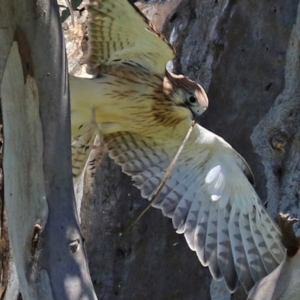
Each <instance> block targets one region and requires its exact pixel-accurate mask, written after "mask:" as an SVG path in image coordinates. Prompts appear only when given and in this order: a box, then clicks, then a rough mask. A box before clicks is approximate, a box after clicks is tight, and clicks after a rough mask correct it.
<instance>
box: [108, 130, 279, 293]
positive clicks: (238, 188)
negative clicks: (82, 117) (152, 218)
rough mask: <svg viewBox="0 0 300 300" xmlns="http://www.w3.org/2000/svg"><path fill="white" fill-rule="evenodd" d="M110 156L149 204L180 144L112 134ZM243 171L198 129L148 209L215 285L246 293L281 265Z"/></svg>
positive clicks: (273, 234)
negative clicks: (180, 238) (168, 225)
mask: <svg viewBox="0 0 300 300" xmlns="http://www.w3.org/2000/svg"><path fill="white" fill-rule="evenodd" d="M104 140H105V142H106V145H107V148H108V150H109V154H110V157H111V158H113V159H114V160H115V162H116V163H118V164H119V165H121V166H122V170H123V172H125V173H127V174H128V175H130V176H132V179H133V181H134V182H135V185H136V186H137V187H138V188H139V189H140V190H141V194H142V196H143V197H145V198H148V199H150V198H151V196H152V195H153V194H154V193H155V191H156V189H157V187H158V185H159V183H160V182H161V179H162V177H163V175H164V172H165V170H166V168H167V167H168V165H169V163H170V161H171V159H172V158H173V156H174V154H175V152H176V150H177V148H178V147H179V145H180V143H181V141H176V140H170V139H169V140H166V139H165V141H163V139H161V140H158V139H153V138H150V137H148V138H146V137H141V136H139V135H134V134H130V133H128V132H119V133H115V134H110V135H106V136H104ZM247 168H248V167H247V165H246V164H245V162H244V161H243V159H241V157H240V156H239V155H238V154H237V153H236V152H235V151H234V150H233V149H232V148H231V146H230V145H229V144H227V143H226V142H225V141H224V140H223V139H221V138H219V137H218V136H216V135H215V134H213V133H211V132H209V131H207V130H205V129H204V128H202V127H201V126H199V125H196V127H195V128H194V132H193V135H192V136H191V137H190V140H189V141H188V143H187V144H186V146H185V148H184V150H183V152H182V154H181V155H180V158H179V160H178V161H177V163H176V165H175V167H174V169H173V171H172V174H171V176H170V178H169V179H168V181H167V182H166V184H165V186H164V188H163V190H162V191H161V193H160V194H159V196H158V198H157V201H156V202H155V204H154V205H153V206H154V207H157V208H159V209H161V210H162V213H163V214H164V215H165V216H167V217H169V218H172V221H173V225H174V228H175V229H177V232H178V233H182V234H184V236H185V238H186V241H187V243H188V245H189V247H190V248H191V249H192V250H193V251H195V252H196V253H197V256H198V258H199V259H200V261H201V263H202V264H203V265H204V266H208V267H209V269H210V272H211V274H212V276H213V277H214V278H215V279H216V280H220V279H221V278H223V277H224V279H225V282H226V284H227V286H228V288H229V290H231V291H234V290H235V289H236V286H237V282H238V279H239V280H240V281H241V282H242V284H243V285H244V287H245V288H246V289H247V290H249V289H250V288H251V287H252V286H253V284H254V283H255V282H256V281H258V280H259V279H261V278H262V277H264V276H265V275H266V274H268V273H270V272H271V271H272V270H274V269H275V268H276V267H277V266H278V264H279V263H280V262H281V261H282V260H283V257H284V250H283V247H282V245H281V242H280V232H279V230H278V228H277V226H276V224H275V223H274V222H273V221H272V219H271V218H270V217H269V215H268V213H267V212H266V210H265V209H264V207H263V206H262V203H261V201H260V199H259V198H258V196H257V194H256V193H255V191H254V189H253V187H252V185H251V184H250V182H249V180H248V178H247V176H246V174H245V172H246V171H247Z"/></svg>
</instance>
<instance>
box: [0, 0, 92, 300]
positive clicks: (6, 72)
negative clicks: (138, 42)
mask: <svg viewBox="0 0 300 300" xmlns="http://www.w3.org/2000/svg"><path fill="white" fill-rule="evenodd" d="M0 43H1V47H0V97H1V107H2V114H3V129H4V145H5V147H4V161H3V170H4V200H5V208H6V212H7V221H8V230H9V239H10V244H11V249H12V254H13V262H14V265H15V267H16V272H17V275H18V280H19V285H20V290H21V294H22V299H26V300H35V299H36V300H41V299H47V300H48V299H49V300H50V299H51V300H52V299H60V300H61V299H70V300H71V299H72V300H75V299H76V300H77V299H96V296H95V293H94V290H93V287H92V284H91V280H90V275H89V270H88V266H87V261H86V254H85V249H84V243H83V239H82V235H81V232H80V229H79V225H78V222H77V217H76V210H75V205H74V193H73V186H72V178H71V159H70V153H71V151H70V143H69V142H66V141H70V115H69V101H68V97H69V96H68V80H67V78H68V77H67V66H66V56H65V51H64V44H63V39H62V32H61V24H60V18H59V13H58V7H57V3H56V1H48V0H37V1H35V0H26V1H24V0H4V1H2V3H1V9H0ZM14 265H13V264H12V262H11V261H10V264H9V271H8V273H9V279H8V282H6V283H7V286H6V287H5V288H6V289H5V290H4V292H3V293H2V295H1V299H9V300H15V299H17V297H18V292H19V291H18V282H17V281H16V277H15V271H14Z"/></svg>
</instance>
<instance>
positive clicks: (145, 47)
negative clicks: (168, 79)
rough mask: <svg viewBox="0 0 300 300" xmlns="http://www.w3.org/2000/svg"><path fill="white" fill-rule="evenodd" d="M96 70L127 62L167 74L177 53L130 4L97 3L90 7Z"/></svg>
mask: <svg viewBox="0 0 300 300" xmlns="http://www.w3.org/2000/svg"><path fill="white" fill-rule="evenodd" d="M88 11H89V14H90V23H89V57H88V59H87V63H88V65H89V67H91V68H92V69H95V70H96V69H97V68H99V69H100V71H101V68H103V66H114V65H120V64H124V63H130V64H134V65H136V66H139V67H142V68H145V69H147V70H149V71H150V72H153V73H158V74H164V72H165V67H166V63H167V62H168V61H169V60H171V59H173V58H174V55H175V53H174V50H173V48H172V46H171V45H170V44H168V42H167V41H166V39H165V38H164V37H163V36H162V35H161V34H160V33H159V32H158V31H157V30H156V29H155V27H154V25H153V24H151V23H150V22H149V21H148V20H147V19H146V17H145V16H143V15H142V14H141V13H139V11H138V10H137V9H136V8H134V7H133V6H131V5H130V4H129V3H128V1H125V0H123V1H121V0H118V1H111V0H95V1H92V3H91V4H90V5H89V6H88Z"/></svg>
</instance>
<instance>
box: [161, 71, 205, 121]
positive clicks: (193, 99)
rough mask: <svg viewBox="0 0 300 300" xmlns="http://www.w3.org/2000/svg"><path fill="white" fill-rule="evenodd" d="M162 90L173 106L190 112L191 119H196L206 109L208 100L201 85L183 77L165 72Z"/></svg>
mask: <svg viewBox="0 0 300 300" xmlns="http://www.w3.org/2000/svg"><path fill="white" fill-rule="evenodd" d="M163 88H164V93H165V94H167V95H168V96H169V97H170V98H171V99H172V100H173V102H174V104H175V105H177V106H179V107H182V108H186V109H188V110H189V111H190V112H191V114H192V117H193V119H197V118H198V117H199V116H200V115H201V114H202V113H203V112H204V111H205V110H206V109H207V107H208V98H207V95H206V93H205V91H204V89H203V88H202V87H201V85H199V84H197V83H196V82H194V81H192V80H190V79H188V78H187V77H185V76H183V75H175V74H173V73H171V72H169V71H167V70H166V74H165V78H164V86H163Z"/></svg>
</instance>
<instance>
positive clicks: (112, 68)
mask: <svg viewBox="0 0 300 300" xmlns="http://www.w3.org/2000/svg"><path fill="white" fill-rule="evenodd" d="M88 10H89V14H90V24H89V56H88V60H87V64H88V66H89V68H90V69H91V70H92V71H93V73H94V74H96V76H95V78H93V79H82V78H76V77H71V78H70V90H71V118H72V134H73V137H74V142H73V145H72V155H73V173H74V176H75V177H76V176H78V175H79V174H80V173H81V172H82V169H83V166H84V165H85V163H86V159H87V155H88V149H90V148H91V147H90V145H91V144H92V143H93V140H94V139H95V137H96V135H97V134H98V133H99V132H100V133H101V135H102V136H103V139H104V143H105V145H106V148H107V150H108V152H109V155H110V157H111V158H112V159H113V160H114V161H115V162H116V163H117V164H119V165H120V166H121V167H122V170H123V172H125V173H126V174H128V175H129V176H131V177H132V179H133V181H134V183H135V185H136V187H137V188H139V189H140V190H141V194H142V197H144V198H147V199H150V198H151V197H152V196H153V195H154V194H155V192H156V190H157V187H158V185H159V184H160V181H161V179H162V177H163V175H164V173H165V170H166V169H167V167H168V165H169V164H170V161H171V160H172V158H173V156H174V154H175V153H176V151H177V149H178V147H179V146H180V144H181V143H182V140H183V139H184V137H185V135H186V133H187V131H188V129H189V127H190V126H191V121H192V120H194V119H195V118H198V116H200V115H201V114H202V113H203V112H204V111H205V110H206V108H207V106H208V99H207V96H206V93H205V91H204V90H203V88H202V87H201V86H200V85H199V84H197V83H195V82H194V81H192V80H190V79H188V78H186V77H184V76H183V75H175V74H173V73H172V72H169V71H168V70H166V63H167V62H168V61H169V60H172V59H173V58H174V56H175V52H174V49H173V48H172V46H171V45H170V44H169V43H168V42H167V41H166V39H165V38H164V37H163V36H162V35H161V34H160V33H159V32H158V31H157V30H156V29H155V27H154V26H153V25H152V24H151V23H150V22H149V21H148V20H147V19H146V18H145V17H144V16H143V15H141V13H140V12H139V11H138V10H137V9H135V8H134V7H133V6H131V5H130V4H129V3H128V2H127V1H111V0H102V1H100V0H97V1H93V2H92V3H91V4H90V5H89V6H88ZM252 183H253V178H252V173H251V170H250V168H249V167H248V165H247V163H246V162H245V160H244V159H243V158H242V157H241V156H240V155H239V154H238V153H237V152H236V151H235V150H234V149H233V148H232V147H231V146H230V145H229V144H228V143H227V142H226V141H224V140H223V139H222V138H221V137H219V136H217V135H216V134H214V133H212V132H210V131H208V130H207V129H205V128H203V127H202V126H200V125H198V124H196V125H195V127H194V129H193V131H192V133H191V135H190V137H189V139H188V141H187V143H186V145H185V147H184V149H183V151H182V153H181V155H180V157H179V159H178V161H177V162H176V164H175V166H174V168H173V170H172V173H171V175H170V177H169V179H168V180H167V182H166V184H165V186H164V187H163V189H162V191H161V193H160V194H159V195H158V198H157V200H156V201H155V203H153V206H154V207H156V208H159V209H161V211H162V213H163V214H164V215H165V216H167V217H169V218H172V222H173V226H174V228H175V229H176V230H177V233H180V234H184V236H185V238H186V241H187V243H188V245H189V247H190V248H191V250H193V251H195V252H196V254H197V256H198V258H199V260H200V261H201V263H202V265H204V266H208V267H209V270H210V272H211V274H212V276H213V278H214V279H216V280H221V279H222V278H224V280H225V282H226V284H227V287H228V289H229V290H230V291H231V292H233V291H235V289H236V287H237V283H238V281H239V280H240V282H241V283H242V284H243V286H244V287H245V289H246V290H249V289H250V288H251V287H252V286H253V285H254V283H255V282H257V281H258V280H260V279H261V278H263V277H264V276H265V275H267V274H269V273H270V272H272V271H273V270H274V269H275V268H276V267H277V266H278V265H279V263H280V262H281V261H282V260H283V258H284V250H283V247H282V244H281V242H280V232H279V230H278V228H277V225H276V224H275V223H274V222H273V220H272V219H271V218H270V216H269V215H268V213H267V211H266V210H265V208H264V206H263V205H262V203H261V201H260V199H259V197H258V196H257V194H256V192H255V190H254V188H253V186H252Z"/></svg>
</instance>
